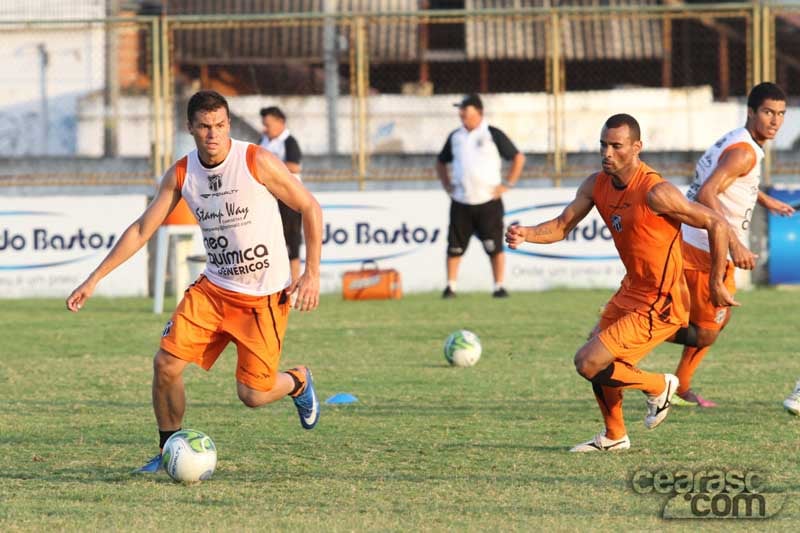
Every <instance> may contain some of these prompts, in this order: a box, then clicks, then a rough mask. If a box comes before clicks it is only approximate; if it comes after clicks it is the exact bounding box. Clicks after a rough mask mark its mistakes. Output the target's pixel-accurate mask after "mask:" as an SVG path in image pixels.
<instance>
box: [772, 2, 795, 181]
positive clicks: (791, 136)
mask: <svg viewBox="0 0 800 533" xmlns="http://www.w3.org/2000/svg"><path fill="white" fill-rule="evenodd" d="M767 22H768V26H767V28H768V29H767V31H766V32H765V33H767V35H766V36H765V37H766V39H765V40H766V42H767V43H768V47H767V51H768V57H767V60H766V64H767V69H768V77H770V78H772V79H774V80H775V81H776V83H778V85H780V86H781V87H783V88H784V90H787V91H788V92H789V93H790V94H791V95H793V96H795V97H796V96H797V94H798V87H800V5H797V4H795V5H794V6H788V5H782V6H776V7H775V10H774V11H772V12H770V13H769V14H768V16H767ZM790 100H792V99H790ZM790 103H795V104H796V103H797V101H796V100H794V102H791V101H790ZM776 141H778V142H776V143H775V144H777V145H778V146H777V147H776V148H775V149H774V150H773V151H772V154H771V155H772V160H771V169H770V170H771V173H772V175H773V176H772V179H773V181H779V180H786V179H792V178H794V179H796V176H797V175H800V121H798V117H797V115H796V114H792V113H791V112H790V113H788V114H787V117H786V120H785V122H784V125H783V127H782V128H781V131H780V133H779V136H778V139H776Z"/></svg>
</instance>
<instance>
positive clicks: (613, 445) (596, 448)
mask: <svg viewBox="0 0 800 533" xmlns="http://www.w3.org/2000/svg"><path fill="white" fill-rule="evenodd" d="M630 447H631V439H629V438H628V436H627V435H625V436H624V437H622V438H621V439H619V440H612V439H607V438H606V434H605V431H604V432H602V433H598V434H597V435H595V436H594V438H593V439H592V440H590V441H589V442H584V443H582V444H578V445H577V446H575V447H573V448H572V449H571V450H570V451H571V452H580V453H583V452H617V451H620V450H627V449H628V448H630Z"/></svg>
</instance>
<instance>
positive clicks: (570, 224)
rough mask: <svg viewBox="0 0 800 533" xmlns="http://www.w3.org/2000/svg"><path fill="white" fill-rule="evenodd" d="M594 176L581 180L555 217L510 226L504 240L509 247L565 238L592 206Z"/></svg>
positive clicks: (545, 242) (547, 242)
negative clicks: (528, 223)
mask: <svg viewBox="0 0 800 533" xmlns="http://www.w3.org/2000/svg"><path fill="white" fill-rule="evenodd" d="M596 177H597V175H596V174H592V175H591V176H589V177H588V178H586V179H585V180H584V181H583V183H582V184H581V186H580V187H578V191H577V193H576V194H575V198H574V199H573V200H572V201H571V202H570V203H569V205H567V207H565V208H564V210H563V211H562V212H561V214H560V215H558V216H557V217H556V218H554V219H551V220H548V221H547V222H542V223H541V224H537V225H535V226H517V225H512V226H510V227H509V228H508V230H507V231H506V242H507V243H508V246H509V248H512V249H516V248H518V247H519V246H520V245H521V244H522V243H525V242H533V243H537V244H550V243H553V242H558V241H561V240H563V239H565V238H566V236H567V235H568V234H569V232H570V231H572V230H573V229H574V228H575V226H577V225H578V222H580V221H581V220H583V219H584V218H586V215H588V214H589V211H591V210H592V207H594V200H592V190H593V189H594V182H595V179H596Z"/></svg>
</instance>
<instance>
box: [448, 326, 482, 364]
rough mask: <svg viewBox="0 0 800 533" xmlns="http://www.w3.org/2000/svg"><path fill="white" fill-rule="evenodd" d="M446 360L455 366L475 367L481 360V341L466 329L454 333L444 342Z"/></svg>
mask: <svg viewBox="0 0 800 533" xmlns="http://www.w3.org/2000/svg"><path fill="white" fill-rule="evenodd" d="M444 358H445V359H447V362H448V363H450V364H451V365H453V366H461V367H465V366H473V365H474V364H475V363H477V362H478V359H480V358H481V340H480V339H479V338H478V336H477V335H475V334H474V333H472V332H471V331H467V330H466V329H460V330H458V331H454V332H453V333H451V334H450V336H449V337H447V340H446V341H445V342H444Z"/></svg>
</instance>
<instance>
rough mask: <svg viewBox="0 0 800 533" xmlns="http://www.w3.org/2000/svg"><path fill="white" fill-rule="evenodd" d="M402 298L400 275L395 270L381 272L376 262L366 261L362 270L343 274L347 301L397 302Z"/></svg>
mask: <svg viewBox="0 0 800 533" xmlns="http://www.w3.org/2000/svg"><path fill="white" fill-rule="evenodd" d="M402 296H403V289H402V287H401V286H400V273H399V272H398V271H397V270H395V269H393V268H390V269H386V270H381V269H379V268H378V263H376V262H375V261H372V260H367V261H364V262H362V263H361V270H348V271H347V272H345V273H344V274H342V298H344V299H345V300H387V299H394V300H397V299H400V298H401V297H402Z"/></svg>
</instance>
